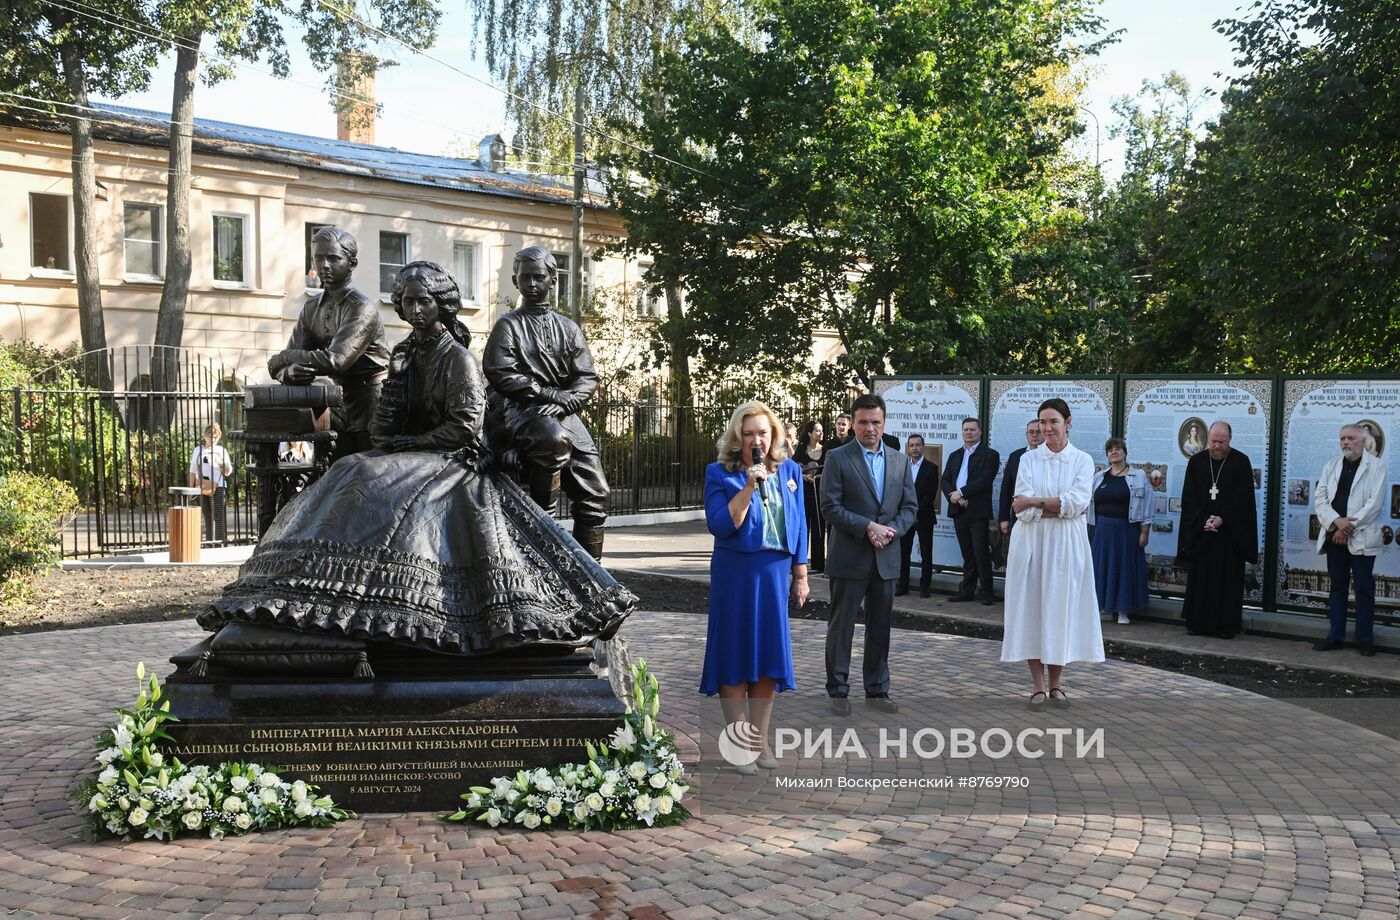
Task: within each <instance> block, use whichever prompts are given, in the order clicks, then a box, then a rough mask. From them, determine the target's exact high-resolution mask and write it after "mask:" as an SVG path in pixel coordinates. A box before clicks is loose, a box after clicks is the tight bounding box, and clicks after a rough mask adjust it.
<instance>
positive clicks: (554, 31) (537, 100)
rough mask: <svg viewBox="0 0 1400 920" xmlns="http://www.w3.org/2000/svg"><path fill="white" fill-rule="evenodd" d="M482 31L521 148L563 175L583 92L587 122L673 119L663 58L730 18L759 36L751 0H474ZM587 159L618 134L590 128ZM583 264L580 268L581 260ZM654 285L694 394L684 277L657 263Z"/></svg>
mask: <svg viewBox="0 0 1400 920" xmlns="http://www.w3.org/2000/svg"><path fill="white" fill-rule="evenodd" d="M469 5H470V7H471V9H472V10H473V13H474V20H473V28H474V31H475V36H476V40H477V43H478V46H479V48H480V51H481V52H482V53H483V55H484V57H485V59H486V65H487V67H488V69H489V70H490V71H491V73H492V74H493V75H494V76H495V77H496V78H497V79H499V80H501V81H503V82H504V83H505V86H506V88H507V89H508V90H509V92H510V95H509V96H508V97H507V100H506V114H507V116H508V117H509V118H510V119H511V120H512V121H514V122H515V124H516V126H517V135H516V139H515V147H516V149H517V151H518V152H519V154H520V155H521V156H522V157H523V159H524V160H525V161H526V162H527V163H528V165H529V166H530V167H531V168H532V169H537V170H539V171H541V172H546V173H551V172H552V173H563V172H565V171H566V170H567V168H568V166H567V164H568V163H569V161H570V160H571V159H573V158H575V157H576V156H577V157H579V158H582V157H584V156H585V152H584V151H580V150H577V149H576V147H577V144H576V138H575V135H574V125H573V124H571V119H574V118H576V116H575V112H576V102H577V101H578V99H577V95H576V94H579V93H581V94H582V96H583V103H584V104H583V106H582V110H583V116H584V117H583V120H584V121H585V122H587V123H589V124H590V125H592V124H594V123H596V122H599V121H602V120H603V119H601V118H598V117H597V113H604V115H605V116H606V117H607V118H608V119H609V120H611V121H612V122H614V123H616V124H622V125H626V126H629V127H631V126H635V125H636V124H638V123H639V122H640V121H641V120H642V119H643V117H649V118H651V119H652V120H654V121H660V120H664V119H665V117H666V102H667V100H666V97H665V96H664V95H663V94H661V93H659V92H657V91H655V88H654V81H653V79H652V77H653V75H654V74H655V73H656V71H657V69H658V67H660V65H661V62H662V60H663V58H664V56H665V55H666V54H668V53H674V52H675V51H677V50H678V49H680V48H683V47H685V45H686V41H687V35H688V34H689V31H690V30H691V29H693V28H697V27H699V28H704V27H706V26H708V25H715V24H723V26H724V27H725V28H726V29H728V30H730V31H731V32H732V33H733V34H736V35H741V36H748V37H749V38H750V39H752V37H753V26H752V15H751V9H750V7H751V0H610V2H608V3H596V2H590V0H469ZM586 143H587V144H588V145H589V147H590V149H589V150H588V151H587V156H588V158H590V159H595V160H596V159H598V158H601V157H605V156H607V155H609V154H613V153H617V152H618V151H619V149H620V148H619V147H618V145H617V143H616V138H615V136H614V135H611V134H607V133H597V132H593V131H590V132H588V139H587V142H586ZM575 270H577V266H575ZM645 281H646V283H648V284H651V285H653V286H654V287H656V288H659V289H660V290H662V291H663V292H664V294H665V298H666V315H667V321H666V322H665V323H663V324H662V325H661V327H660V329H661V331H662V334H664V335H667V336H668V340H667V341H668V347H667V349H666V352H667V358H668V360H667V363H668V364H669V365H670V368H671V374H672V386H673V391H674V392H673V394H672V396H673V398H674V399H675V400H677V401H678V402H681V403H688V402H689V401H690V350H689V343H688V341H687V340H686V339H685V338H684V336H682V335H680V330H681V329H682V328H683V305H682V298H681V292H680V284H679V279H678V278H676V277H675V276H674V275H670V274H667V273H665V272H664V270H662V269H661V268H658V267H653V269H652V271H651V273H650V274H649V276H648V278H647V279H645Z"/></svg>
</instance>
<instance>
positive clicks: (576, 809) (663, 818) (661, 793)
mask: <svg viewBox="0 0 1400 920" xmlns="http://www.w3.org/2000/svg"><path fill="white" fill-rule="evenodd" d="M632 688H633V694H632V696H633V698H632V699H631V700H629V701H628V705H627V714H626V715H624V716H623V717H622V725H621V726H620V727H619V728H618V729H617V731H615V732H613V733H612V736H611V737H610V738H609V739H608V741H609V742H611V746H609V745H608V744H602V743H600V744H597V745H594V744H593V743H591V742H590V743H589V744H588V746H587V750H588V762H587V763H582V764H565V765H564V766H562V767H559V768H558V769H556V770H554V771H553V772H550V771H549V770H545V769H543V768H541V769H537V770H521V771H520V772H519V773H516V774H515V776H514V777H510V776H498V777H496V778H495V779H493V780H492V781H491V785H490V786H473V787H472V788H471V791H470V792H468V793H466V794H465V795H463V796H462V798H463V799H465V800H466V805H465V806H464V807H463V808H461V809H459V810H458V811H456V812H454V813H453V814H450V815H448V816H447V820H448V821H481V822H484V823H485V824H486V825H488V826H490V827H500V826H502V825H505V826H508V827H511V828H515V827H523V828H525V829H527V830H534V829H536V828H540V827H546V828H549V827H562V828H570V829H575V830H609V831H611V830H623V829H626V828H634V827H641V826H643V825H645V826H647V827H667V826H670V825H674V824H680V823H681V822H682V821H684V820H685V819H686V818H688V817H690V812H688V811H687V810H686V809H685V808H684V807H682V806H681V804H680V802H681V799H682V798H683V797H684V796H685V794H686V793H687V792H689V791H690V786H689V784H688V783H687V782H686V781H685V780H686V777H685V768H684V767H683V766H682V764H681V759H680V757H679V756H678V755H677V754H676V744H675V736H674V735H672V734H671V733H670V732H668V731H665V730H664V729H662V728H661V727H660V726H659V724H658V722H657V718H658V717H659V715H660V712H661V685H660V683H659V682H658V681H657V679H656V677H655V675H653V674H651V673H649V672H648V671H647V663H646V661H638V662H637V664H636V665H634V666H633V668H632Z"/></svg>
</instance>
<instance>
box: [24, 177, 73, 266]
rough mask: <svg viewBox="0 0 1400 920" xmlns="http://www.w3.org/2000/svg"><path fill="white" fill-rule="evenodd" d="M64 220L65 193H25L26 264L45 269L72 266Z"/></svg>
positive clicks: (69, 237)
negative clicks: (27, 235) (26, 227)
mask: <svg viewBox="0 0 1400 920" xmlns="http://www.w3.org/2000/svg"><path fill="white" fill-rule="evenodd" d="M68 227H69V224H68V196H67V195H43V194H39V193H37V192H36V193H33V194H31V195H30V196H29V239H30V264H31V265H33V266H34V267H35V268H41V269H45V270H48V271H59V272H71V271H72V270H73V257H72V252H73V237H72V234H71V233H70V232H69V229H68Z"/></svg>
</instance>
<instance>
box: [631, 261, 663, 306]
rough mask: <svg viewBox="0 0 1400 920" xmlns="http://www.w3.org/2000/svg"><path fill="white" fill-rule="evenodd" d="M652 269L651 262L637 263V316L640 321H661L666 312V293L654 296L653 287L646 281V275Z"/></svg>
mask: <svg viewBox="0 0 1400 920" xmlns="http://www.w3.org/2000/svg"><path fill="white" fill-rule="evenodd" d="M651 267H652V263H651V262H638V263H637V299H636V316H637V318H638V319H660V318H661V317H662V315H663V314H664V313H665V312H666V295H665V294H664V293H661V294H653V293H652V291H651V286H650V285H648V284H647V283H646V281H645V278H646V273H647V271H648V270H649V269H650V268H651Z"/></svg>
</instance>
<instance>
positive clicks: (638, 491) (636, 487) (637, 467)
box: [632, 405, 642, 514]
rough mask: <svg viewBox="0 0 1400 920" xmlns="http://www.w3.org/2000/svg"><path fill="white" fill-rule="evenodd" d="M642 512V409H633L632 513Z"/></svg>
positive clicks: (634, 407) (636, 407) (637, 407)
mask: <svg viewBox="0 0 1400 920" xmlns="http://www.w3.org/2000/svg"><path fill="white" fill-rule="evenodd" d="M641 510H642V407H641V406H638V405H634V406H633V407H632V513H633V514H638V513H640V512H641Z"/></svg>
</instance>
